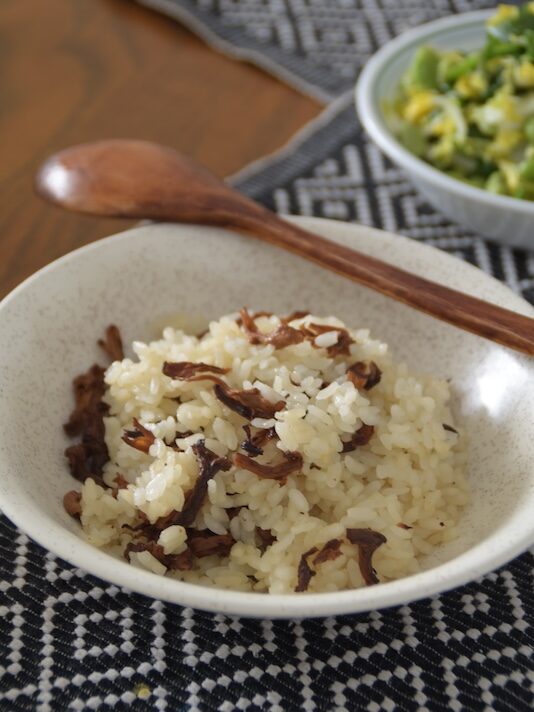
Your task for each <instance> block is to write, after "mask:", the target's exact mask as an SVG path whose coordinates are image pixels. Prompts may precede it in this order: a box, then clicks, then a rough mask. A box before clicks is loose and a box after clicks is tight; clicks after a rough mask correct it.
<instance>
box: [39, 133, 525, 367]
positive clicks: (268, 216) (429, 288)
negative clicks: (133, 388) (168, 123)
mask: <svg viewBox="0 0 534 712" xmlns="http://www.w3.org/2000/svg"><path fill="white" fill-rule="evenodd" d="M36 189H37V192H38V193H39V195H41V196H42V197H43V198H45V199H46V200H49V201H51V202H53V203H56V204H57V205H61V206H62V207H64V208H67V209H68V210H74V211H78V212H82V213H89V214H91V215H106V216H115V217H122V218H125V217H126V218H140V219H141V218H150V219H152V220H165V221H172V222H183V223H197V224H204V225H218V226H220V227H227V228H230V229H233V230H239V231H241V232H245V233H247V234H249V235H250V236H251V237H255V238H257V239H260V240H265V241H266V242H270V243H272V244H275V245H278V246H279V247H283V248H284V249H286V250H289V251H290V252H294V253H295V254H297V255H300V256H301V257H305V258H306V259H309V260H311V261H312V262H315V263H317V264H319V265H321V266H322V267H326V268H327V269H330V270H333V271H334V272H337V273H338V274H342V275H343V276H345V277H349V278H350V279H352V280H354V281H355V282H359V283H360V284H363V285H365V286H366V287H370V288H371V289H374V290H376V291H377V292H380V293H382V294H385V295H386V296H388V297H391V298H392V299H396V300H397V301H399V302H403V303H404V304H407V305H409V306H411V307H414V308H415V309H419V310H421V311H423V312H426V313H427V314H431V315H432V316H434V317H437V318H438V319H441V320H443V321H446V322H449V323H450V324H453V325H454V326H458V327H460V328H462V329H465V330H467V331H471V332H473V333H474V334H478V335H479V336H484V337H485V338H487V339H490V340H492V341H496V342H497V343H500V344H503V345H504V346H509V347H510V348H512V349H516V350H517V351H522V352H524V353H527V354H530V355H534V319H532V318H529V317H526V316H522V315H520V314H517V313H515V312H512V311H508V310H507V309H502V308H501V307H498V306H495V305H494V304H490V303H488V302H484V301H482V300H480V299H476V298H475V297H471V296H468V295H467V294H462V293H461V292H457V291H455V290H453V289H449V288H448V287H445V286H443V285H441V284H436V283H434V282H430V281H429V280H427V279H424V278H423V277H418V276H416V275H414V274H410V273H409V272H405V271H404V270H401V269H399V268H398V267H394V266H393V265H391V264H388V263H387V262H382V261H381V260H378V259H376V258H374V257H369V256H367V255H364V254H363V253H361V252H358V251H357V250H352V249H350V248H348V247H344V246H342V245H338V244H337V243H335V242H330V241H329V240H326V239H325V238H323V237H319V236H318V235H315V234H313V233H311V232H308V231H307V230H303V229H302V228H301V227H298V226H296V225H293V224H292V223H289V222H286V221H285V220H283V219H282V218H279V217H278V216H277V215H275V214H274V213H272V212H270V211H269V210H267V209H266V208H264V207H262V206H261V205H258V204H257V203H255V202H254V201H252V200H250V199H249V198H246V197H245V196H244V195H241V194H240V193H238V192H237V191H236V190H233V189H232V188H230V187H229V186H227V185H225V184H224V183H223V182H222V181H220V180H219V179H218V178H216V177H215V176H214V175H213V174H212V173H210V172H209V171H208V170H207V169H206V168H204V167H203V166H201V165H199V164H198V163H196V162H195V161H193V160H192V159H190V158H188V157H187V156H183V155H180V154H179V153H176V152H175V151H173V150H172V149H169V148H165V147H164V146H159V145H157V144H154V143H148V142H145V141H126V140H111V141H98V142H96V143H88V144H82V145H80V146H74V147H73V148H69V149H67V150H65V151H61V152H60V153H57V154H55V155H54V156H52V157H51V158H49V159H48V160H47V161H46V163H44V165H43V166H42V167H41V169H40V170H39V172H38V174H37V177H36Z"/></svg>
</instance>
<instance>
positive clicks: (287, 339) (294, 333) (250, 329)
mask: <svg viewBox="0 0 534 712" xmlns="http://www.w3.org/2000/svg"><path fill="white" fill-rule="evenodd" d="M239 313H240V315H241V324H242V326H243V329H244V331H245V332H246V334H247V336H248V340H249V342H250V343H251V344H253V345H254V344H272V345H273V346H274V348H275V349H283V348H285V347H286V346H293V345H294V344H300V343H301V342H302V341H304V334H303V333H302V332H301V331H299V330H298V329H294V328H293V327H292V326H289V324H287V322H286V321H285V320H283V319H282V320H281V323H280V326H278V327H277V328H276V329H275V330H274V331H272V332H271V333H270V334H262V333H261V331H259V329H258V327H257V326H256V322H255V319H256V318H258V317H259V316H260V315H261V314H263V313H262V312H260V313H258V314H255V315H254V317H252V316H251V315H250V314H249V312H248V311H247V309H246V307H243V309H241V311H240V312H239ZM265 314H268V312H265Z"/></svg>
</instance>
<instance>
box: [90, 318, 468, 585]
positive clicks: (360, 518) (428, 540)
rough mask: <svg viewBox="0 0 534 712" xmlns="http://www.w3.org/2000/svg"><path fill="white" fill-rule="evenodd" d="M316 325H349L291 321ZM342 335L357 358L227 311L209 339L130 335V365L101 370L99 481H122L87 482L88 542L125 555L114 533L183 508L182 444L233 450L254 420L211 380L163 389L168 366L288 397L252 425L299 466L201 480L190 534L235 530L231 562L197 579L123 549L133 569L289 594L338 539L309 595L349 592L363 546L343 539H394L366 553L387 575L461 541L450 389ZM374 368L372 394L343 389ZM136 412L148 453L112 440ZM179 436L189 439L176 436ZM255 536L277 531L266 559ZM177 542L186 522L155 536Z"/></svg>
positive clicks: (199, 567) (188, 471)
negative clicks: (362, 369)
mask: <svg viewBox="0 0 534 712" xmlns="http://www.w3.org/2000/svg"><path fill="white" fill-rule="evenodd" d="M311 322H313V323H315V324H328V325H333V326H339V327H343V326H344V324H343V323H342V322H340V321H339V320H338V319H334V318H332V317H328V318H325V319H321V318H319V317H316V316H307V317H305V318H304V319H297V320H295V321H293V322H291V324H292V325H293V326H296V327H298V326H299V325H301V324H303V323H304V324H307V323H311ZM256 323H257V325H258V327H259V328H260V330H261V331H262V332H264V333H269V332H272V331H273V330H274V329H275V328H276V327H277V326H279V324H280V322H279V320H278V318H277V317H275V316H272V317H260V318H258V319H257V321H256ZM350 334H351V336H352V338H353V339H354V343H353V344H352V345H351V346H350V356H336V357H335V358H330V357H329V356H328V354H327V348H328V346H331V345H332V344H333V343H335V341H336V338H337V337H336V332H327V333H325V334H322V335H320V336H319V337H317V338H316V340H315V343H312V342H310V341H309V340H306V341H304V342H303V343H299V344H296V345H292V346H288V347H285V348H281V349H278V350H275V349H274V347H273V346H272V345H258V346H256V345H251V344H250V343H249V339H248V338H247V334H246V333H245V332H244V330H243V329H242V328H241V327H240V325H239V324H238V323H237V322H236V315H235V314H234V315H229V316H224V317H222V318H221V319H220V320H219V321H215V322H212V323H211V324H210V327H209V331H208V332H207V333H206V334H205V335H204V336H203V337H202V338H197V337H195V336H192V335H189V334H186V333H184V332H183V331H180V330H175V329H173V328H166V329H165V330H164V331H163V338H162V339H161V340H159V341H154V342H152V343H150V344H145V343H141V342H134V344H133V351H134V353H135V355H136V359H135V360H132V359H129V358H125V359H124V360H123V361H116V362H114V363H113V364H112V365H111V366H110V367H109V368H108V370H107V372H106V376H105V380H106V383H107V385H108V387H109V390H108V392H107V394H106V400H107V402H108V403H109V405H110V417H107V418H106V419H105V426H106V443H107V446H108V449H109V453H110V458H111V459H110V462H109V463H108V464H107V465H106V468H105V472H104V479H105V481H106V483H108V484H109V485H110V486H113V480H114V478H115V477H116V476H117V473H121V474H122V475H123V476H124V477H125V478H126V480H127V481H128V482H129V483H130V484H129V485H128V486H127V488H125V489H120V490H119V491H118V493H116V498H115V497H114V496H113V494H112V491H111V490H106V489H103V488H102V487H99V486H98V485H96V484H95V482H94V481H93V480H91V479H89V480H87V481H86V482H85V484H84V485H83V488H82V516H81V521H82V525H83V529H84V532H85V535H86V537H87V539H88V540H89V542H91V543H92V544H94V545H95V546H98V547H105V548H107V549H108V550H110V551H112V552H115V553H121V554H122V552H123V551H124V548H125V546H126V545H127V543H128V542H129V541H130V540H131V536H132V533H131V530H130V529H129V528H128V527H124V526H123V525H125V524H126V525H129V526H135V525H136V524H139V523H140V522H141V521H142V520H146V518H148V520H149V521H150V522H151V523H153V522H155V521H156V519H157V518H158V517H161V516H163V515H166V514H168V513H169V512H171V511H172V510H181V509H182V507H183V504H184V497H185V494H186V493H187V492H188V491H189V490H191V488H192V487H193V484H194V482H195V480H196V478H197V476H198V463H197V459H196V457H195V454H194V452H193V450H192V447H191V446H192V445H193V444H194V443H195V442H197V441H198V440H199V439H205V444H206V446H207V447H208V448H209V449H210V450H212V451H213V452H215V453H216V454H217V455H220V456H231V454H232V453H233V452H235V451H236V450H238V448H239V443H240V442H242V441H243V440H244V432H243V425H244V424H246V423H247V421H246V420H245V419H244V418H243V417H241V416H240V415H238V414H237V413H235V412H234V411H232V410H230V409H228V408H227V407H226V406H225V405H223V404H222V403H221V402H220V401H219V400H217V398H216V397H215V395H214V387H213V383H211V382H210V381H201V382H186V381H180V380H172V379H171V378H169V377H167V376H165V375H163V373H162V364H163V362H164V361H170V362H179V361H191V362H199V361H202V362H205V363H209V364H212V365H216V366H218V367H224V368H230V369H231V371H230V372H229V373H228V374H226V375H224V376H223V379H224V380H225V381H226V382H227V383H228V384H229V385H230V386H231V387H232V388H236V389H250V388H253V387H254V388H258V389H259V390H260V391H261V393H262V395H263V396H264V397H265V398H267V399H268V400H269V401H278V400H281V399H282V400H284V401H285V402H286V406H285V408H284V409H283V410H281V411H279V412H277V413H276V414H275V417H274V418H272V419H268V420H265V419H256V420H253V421H252V425H253V426H255V427H257V428H269V427H271V426H274V427H275V429H276V433H277V435H278V438H279V440H278V441H276V440H275V441H273V442H272V443H270V444H269V446H268V448H267V449H266V452H265V456H266V458H267V460H270V461H271V462H272V461H280V459H281V453H279V450H282V451H298V452H300V453H301V454H302V457H303V462H304V464H303V467H302V470H301V472H298V473H297V474H292V475H289V476H288V478H287V481H286V483H285V484H284V483H279V482H278V481H276V480H273V479H263V478H259V477H258V476H257V475H255V474H253V473H252V472H249V471H247V470H243V469H237V468H236V467H235V466H233V467H232V468H231V469H230V470H229V471H227V472H218V473H217V474H216V475H215V477H214V478H213V479H212V480H211V481H210V482H209V486H208V494H207V497H206V499H205V501H204V504H203V506H202V508H201V509H200V512H199V514H198V515H197V517H196V520H195V522H194V525H193V526H194V527H195V528H196V529H209V530H210V531H212V532H214V533H216V534H225V533H227V532H229V533H231V534H232V536H233V537H234V539H235V541H236V543H235V544H234V545H233V547H232V549H231V552H230V555H229V557H224V558H222V557H219V556H208V557H204V558H195V559H194V561H193V564H194V565H193V569H192V570H190V571H184V572H181V571H172V572H171V571H167V570H166V568H165V566H164V565H163V564H162V563H160V562H159V561H158V560H157V559H156V558H155V557H154V556H152V554H150V553H149V552H148V551H144V552H138V553H132V554H131V557H130V560H131V562H132V563H133V564H134V565H137V566H140V567H143V568H146V569H149V570H151V571H154V572H155V573H157V574H167V575H168V576H173V577H177V578H180V579H182V580H184V581H190V582H195V583H200V584H205V585H211V586H218V587H223V588H230V589H236V590H243V591H261V592H270V593H290V592H293V591H294V590H295V586H296V584H297V570H298V566H299V562H300V560H301V556H302V554H303V553H304V552H307V551H308V550H309V549H311V548H312V547H317V548H318V549H320V548H321V547H322V546H323V545H324V544H325V543H326V542H327V541H329V540H331V539H334V538H339V539H342V540H343V544H342V545H341V555H340V556H338V558H336V559H335V560H332V561H326V562H324V563H321V564H320V565H318V566H317V567H315V568H316V575H315V576H314V577H313V578H312V579H311V581H310V584H309V588H308V590H309V591H336V590H341V589H347V588H357V587H360V586H362V585H365V584H364V580H363V578H362V574H361V572H360V568H359V565H358V547H357V546H355V545H353V544H350V543H348V542H347V540H346V537H345V532H346V529H347V528H370V529H372V530H374V531H377V532H380V533H381V534H383V535H384V536H385V537H386V538H387V542H386V543H384V544H383V545H382V546H380V547H379V548H378V550H377V551H376V552H375V554H374V557H373V565H374V568H375V569H376V572H377V575H378V577H379V579H380V581H388V580H391V579H397V578H399V577H403V576H407V575H409V574H412V573H414V572H416V571H417V570H418V569H419V567H420V564H421V558H422V557H424V556H425V555H426V554H428V553H430V552H431V551H432V550H433V549H434V548H435V547H438V546H440V545H441V544H443V543H444V542H446V541H449V540H451V539H453V538H455V537H456V536H457V531H456V523H457V521H458V518H459V516H460V514H461V511H462V509H463V507H464V505H465V504H466V502H467V501H468V494H467V485H466V482H465V479H464V475H463V470H464V464H465V455H464V449H465V448H464V447H463V443H462V441H463V436H462V435H461V434H460V435H459V434H457V433H455V432H452V431H451V430H449V429H445V428H444V427H443V424H448V425H449V426H453V425H454V421H453V417H452V415H451V412H450V410H449V405H448V403H449V398H450V391H449V385H448V383H447V382H445V381H443V380H438V379H436V378H433V377H431V376H427V375H420V374H414V373H412V372H410V371H409V370H408V368H407V367H406V366H405V365H404V364H401V363H396V362H395V361H394V360H393V358H392V357H391V356H390V354H389V352H388V347H387V345H386V344H384V343H381V342H379V341H375V340H373V339H371V338H370V336H369V332H368V330H367V329H358V330H355V331H350ZM332 339H333V341H332ZM415 356H416V355H415ZM370 360H372V361H374V362H375V363H376V364H377V365H378V367H379V368H380V370H381V371H382V378H381V380H380V382H379V383H378V384H377V385H376V386H374V387H373V388H371V389H370V390H368V391H366V390H363V389H362V390H358V389H357V388H356V387H355V386H354V385H353V384H352V383H351V382H350V381H348V380H347V377H346V369H347V366H348V365H350V364H353V363H354V362H356V361H370ZM324 384H329V385H326V387H325V385H324ZM176 397H179V398H180V400H181V401H182V402H177V401H176V400H173V398H176ZM133 418H137V419H138V420H139V422H140V423H141V424H142V425H144V426H145V427H146V428H147V429H148V430H150V431H151V432H152V433H153V434H154V435H155V437H156V440H155V442H154V443H153V444H152V446H151V447H150V450H149V453H148V454H145V453H143V452H140V451H139V450H136V449H134V448H133V447H131V446H130V445H128V444H127V443H125V442H123V440H122V439H121V437H122V435H123V433H124V431H125V430H128V429H131V428H132V419H133ZM362 424H367V425H372V426H374V434H373V436H372V438H371V440H370V442H369V443H368V444H367V445H365V446H362V447H358V448H357V449H356V450H354V451H353V452H350V453H347V454H344V453H341V449H342V440H347V439H348V438H349V437H350V436H351V435H352V434H353V433H354V432H355V431H356V430H357V429H358V428H359V427H360V426H361V425H362ZM186 431H193V432H194V433H195V434H194V435H189V436H187V437H181V436H180V433H184V432H186ZM164 441H166V442H168V443H173V442H175V443H176V444H177V445H178V446H179V447H180V448H182V450H183V451H182V452H179V451H177V450H175V449H173V448H172V447H169V446H168V445H166V443H165V442H164ZM277 449H278V450H277ZM277 453H278V454H277ZM235 507H241V509H239V512H238V514H237V515H236V516H234V517H233V518H230V517H229V516H228V513H227V510H228V509H229V508H235ZM141 513H143V514H141ZM144 515H146V516H144ZM257 527H258V528H261V529H263V530H269V531H270V532H271V533H272V535H273V536H274V537H275V540H274V543H273V544H272V545H271V546H270V547H268V548H267V549H266V550H265V551H264V552H263V553H262V551H261V549H260V548H259V546H258V545H257V535H256V533H255V532H256V528H257ZM186 536H187V533H186V530H185V529H184V528H183V527H181V526H178V525H173V526H170V527H168V528H167V529H164V530H163V531H162V532H161V535H160V538H159V544H161V545H162V546H163V548H164V551H165V554H179V553H180V552H183V551H184V550H185V548H186V546H187V543H186Z"/></svg>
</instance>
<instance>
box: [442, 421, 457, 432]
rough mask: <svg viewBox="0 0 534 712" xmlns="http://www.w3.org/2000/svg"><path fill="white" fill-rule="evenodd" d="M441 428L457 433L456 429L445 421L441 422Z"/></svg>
mask: <svg viewBox="0 0 534 712" xmlns="http://www.w3.org/2000/svg"><path fill="white" fill-rule="evenodd" d="M442 426H443V430H447V431H448V432H449V433H454V434H455V435H458V431H457V430H456V428H453V427H452V425H448V424H447V423H442Z"/></svg>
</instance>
